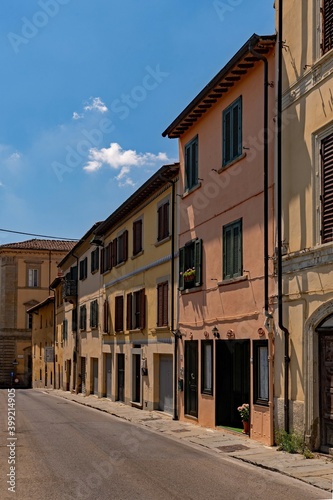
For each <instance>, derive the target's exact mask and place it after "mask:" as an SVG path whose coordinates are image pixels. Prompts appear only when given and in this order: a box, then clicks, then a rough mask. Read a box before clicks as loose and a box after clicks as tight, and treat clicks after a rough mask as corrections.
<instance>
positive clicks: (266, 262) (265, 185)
mask: <svg viewBox="0 0 333 500" xmlns="http://www.w3.org/2000/svg"><path fill="white" fill-rule="evenodd" d="M249 51H250V52H251V54H252V55H253V56H255V57H257V58H258V59H260V61H262V62H263V63H264V304H265V305H264V309H265V317H266V318H270V317H271V314H270V313H269V310H268V305H269V302H268V259H269V255H268V87H269V82H268V61H267V59H266V57H264V56H263V55H262V54H259V53H258V52H256V51H255V50H254V49H253V47H252V46H251V45H250V46H249Z"/></svg>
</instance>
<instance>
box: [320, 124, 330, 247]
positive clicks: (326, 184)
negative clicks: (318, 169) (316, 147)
mask: <svg viewBox="0 0 333 500" xmlns="http://www.w3.org/2000/svg"><path fill="white" fill-rule="evenodd" d="M321 165H322V192H321V203H322V228H321V237H322V243H327V242H328V241H332V240H333V134H331V135H329V136H328V137H325V139H323V141H322V143H321Z"/></svg>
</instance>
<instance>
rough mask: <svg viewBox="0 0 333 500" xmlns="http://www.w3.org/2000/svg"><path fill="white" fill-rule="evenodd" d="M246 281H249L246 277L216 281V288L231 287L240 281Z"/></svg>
mask: <svg viewBox="0 0 333 500" xmlns="http://www.w3.org/2000/svg"><path fill="white" fill-rule="evenodd" d="M248 279H249V278H248V276H238V277H237V278H231V279H228V280H223V281H218V282H217V285H218V286H223V285H231V284H232V283H239V282H242V281H247V280H248Z"/></svg>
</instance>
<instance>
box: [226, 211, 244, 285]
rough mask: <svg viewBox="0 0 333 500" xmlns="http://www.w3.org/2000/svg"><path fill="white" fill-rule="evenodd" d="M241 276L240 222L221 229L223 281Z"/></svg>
mask: <svg viewBox="0 0 333 500" xmlns="http://www.w3.org/2000/svg"><path fill="white" fill-rule="evenodd" d="M242 274H243V250H242V220H241V219H240V220H238V221H236V222H233V223H232V224H228V225H227V226H224V227H223V279H224V280H228V279H232V278H237V277H238V276H242Z"/></svg>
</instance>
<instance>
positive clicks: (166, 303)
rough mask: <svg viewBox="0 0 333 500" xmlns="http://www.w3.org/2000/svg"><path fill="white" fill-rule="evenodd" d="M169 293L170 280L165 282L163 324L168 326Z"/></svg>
mask: <svg viewBox="0 0 333 500" xmlns="http://www.w3.org/2000/svg"><path fill="white" fill-rule="evenodd" d="M168 295H169V287H168V282H165V283H163V318H162V322H163V326H166V325H167V324H168V323H169V317H168V316H169V315H168Z"/></svg>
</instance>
